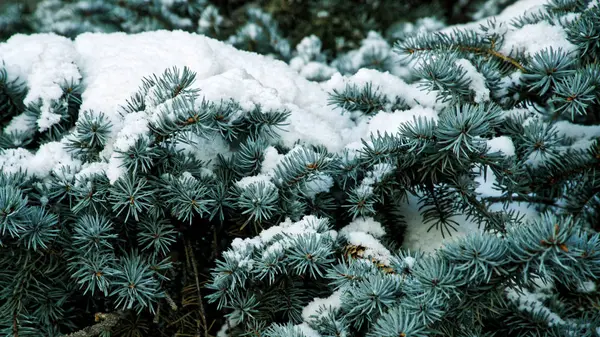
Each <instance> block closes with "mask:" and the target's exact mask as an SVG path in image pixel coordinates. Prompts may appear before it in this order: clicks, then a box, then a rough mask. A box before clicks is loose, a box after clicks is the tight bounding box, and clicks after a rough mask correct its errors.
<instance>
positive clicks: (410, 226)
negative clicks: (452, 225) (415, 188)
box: [402, 194, 483, 252]
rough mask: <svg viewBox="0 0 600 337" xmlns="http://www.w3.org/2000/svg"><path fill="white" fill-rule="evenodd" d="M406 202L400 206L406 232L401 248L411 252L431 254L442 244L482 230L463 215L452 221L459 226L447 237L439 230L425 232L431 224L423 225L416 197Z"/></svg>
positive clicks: (409, 198)
mask: <svg viewBox="0 0 600 337" xmlns="http://www.w3.org/2000/svg"><path fill="white" fill-rule="evenodd" d="M407 199H408V200H407V201H406V202H404V203H403V204H402V215H404V221H406V232H405V234H404V242H403V243H402V247H404V248H405V249H409V250H411V251H423V252H433V251H435V250H436V249H438V248H440V247H441V246H442V245H443V244H446V243H449V242H452V241H454V240H456V239H457V238H461V237H464V236H466V235H467V234H470V233H475V232H481V231H482V230H483V228H479V225H478V224H477V223H476V222H473V221H471V220H467V218H466V216H465V215H457V216H455V217H454V218H453V219H454V220H455V221H456V222H458V223H459V224H460V226H457V227H456V231H452V232H451V233H452V234H451V236H450V237H448V235H447V233H446V232H445V237H444V236H442V231H441V229H438V228H435V227H434V228H432V229H431V230H430V231H427V229H429V227H431V224H429V223H425V222H424V221H423V217H422V215H421V213H420V212H419V205H418V200H419V199H418V196H414V195H412V194H409V195H408V198H407Z"/></svg>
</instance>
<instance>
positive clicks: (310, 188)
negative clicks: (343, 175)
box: [305, 173, 333, 199]
mask: <svg viewBox="0 0 600 337" xmlns="http://www.w3.org/2000/svg"><path fill="white" fill-rule="evenodd" d="M332 186H333V178H332V177H331V176H330V175H328V174H324V173H319V174H317V175H315V176H314V177H312V178H310V179H309V180H308V181H307V182H306V183H305V187H306V190H307V193H306V194H307V196H308V197H309V198H311V199H314V198H315V196H316V195H317V194H319V193H323V192H329V189H330V188H331V187H332Z"/></svg>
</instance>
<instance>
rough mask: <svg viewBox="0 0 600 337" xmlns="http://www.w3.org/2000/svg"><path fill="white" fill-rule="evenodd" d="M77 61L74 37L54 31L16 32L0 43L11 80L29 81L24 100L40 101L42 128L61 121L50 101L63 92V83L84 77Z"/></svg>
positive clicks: (2, 60)
mask: <svg viewBox="0 0 600 337" xmlns="http://www.w3.org/2000/svg"><path fill="white" fill-rule="evenodd" d="M77 61H78V54H77V51H76V50H75V48H74V47H73V44H72V42H71V40H69V39H67V38H65V37H62V36H58V35H55V34H39V35H33V36H25V35H15V36H14V37H12V38H10V39H9V41H8V42H7V43H4V44H0V63H3V62H4V64H5V66H6V68H7V69H9V71H8V78H9V80H13V79H16V78H18V79H20V80H25V81H26V83H27V89H28V92H27V96H26V97H25V100H24V103H25V104H29V103H38V102H39V103H40V104H41V116H40V118H39V120H38V121H37V123H38V127H39V131H42V132H43V131H45V130H47V129H48V128H49V127H51V126H52V125H54V124H56V123H58V122H59V121H60V115H58V114H55V113H52V112H51V105H52V103H53V102H54V101H56V100H57V99H59V98H60V97H61V96H62V94H63V90H62V87H61V86H63V85H66V84H67V85H68V84H70V83H71V82H75V83H77V82H78V81H79V80H80V79H81V74H80V73H79V69H78V68H77Z"/></svg>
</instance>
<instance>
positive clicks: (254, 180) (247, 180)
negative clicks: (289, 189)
mask: <svg viewBox="0 0 600 337" xmlns="http://www.w3.org/2000/svg"><path fill="white" fill-rule="evenodd" d="M259 183H263V184H264V185H265V187H266V188H273V189H276V188H277V187H275V184H273V183H272V182H271V177H270V176H268V175H266V174H259V175H255V176H250V177H244V178H242V179H240V180H238V181H237V182H236V183H235V184H236V185H237V186H239V187H241V188H246V187H248V186H250V185H253V184H259Z"/></svg>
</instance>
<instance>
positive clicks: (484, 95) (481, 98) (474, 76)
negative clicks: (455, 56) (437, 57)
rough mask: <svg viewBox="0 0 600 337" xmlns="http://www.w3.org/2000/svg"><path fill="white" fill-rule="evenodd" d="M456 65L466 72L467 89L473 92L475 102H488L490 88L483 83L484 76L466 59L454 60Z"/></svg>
mask: <svg viewBox="0 0 600 337" xmlns="http://www.w3.org/2000/svg"><path fill="white" fill-rule="evenodd" d="M456 65H458V66H459V67H461V68H462V69H464V70H465V71H466V72H467V78H468V79H469V80H470V83H469V89H471V90H473V92H474V93H475V97H474V101H475V103H484V102H489V100H490V89H488V88H487V87H486V85H485V77H483V75H482V74H481V73H479V72H478V71H477V69H475V66H474V65H473V64H472V63H471V62H470V61H469V60H467V59H459V60H456Z"/></svg>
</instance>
